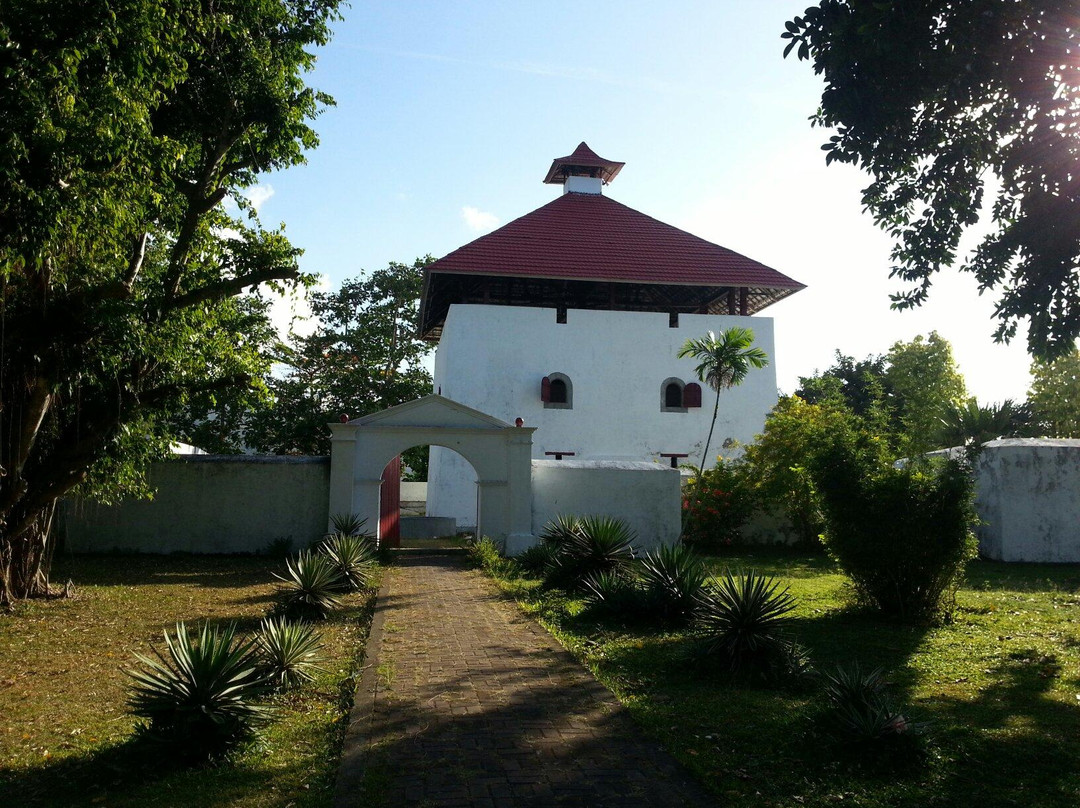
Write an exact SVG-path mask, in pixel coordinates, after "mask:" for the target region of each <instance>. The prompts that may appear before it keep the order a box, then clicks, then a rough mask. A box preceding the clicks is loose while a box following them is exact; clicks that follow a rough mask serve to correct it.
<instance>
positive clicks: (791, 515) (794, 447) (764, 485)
mask: <svg viewBox="0 0 1080 808" xmlns="http://www.w3.org/2000/svg"><path fill="white" fill-rule="evenodd" d="M874 424H875V421H874V420H873V419H869V420H868V421H863V420H861V419H860V418H859V417H858V416H856V415H855V414H854V413H852V412H850V411H849V410H847V409H845V408H844V407H842V406H839V405H837V404H835V403H832V404H830V403H822V404H809V403H807V402H806V401H804V400H803V399H801V398H799V397H798V396H783V397H781V399H780V400H779V401H778V402H777V404H776V406H775V407H774V408H773V409H772V412H770V413H769V415H768V416H767V417H766V419H765V428H764V430H763V431H762V433H761V434H760V435H758V436H757V437H756V439H755V440H754V442H753V443H752V444H750V445H749V446H747V447H746V451H745V453H744V454H743V463H744V465H743V468H742V471H743V473H744V474H745V475H746V477H747V478H748V480H749V481H750V482H751V484H752V485H753V487H754V489H755V492H756V496H757V498H758V501H759V502H760V503H761V504H762V505H763V506H764V507H766V508H768V509H776V510H779V511H782V512H783V513H784V514H786V515H787V517H788V519H789V520H790V521H791V524H792V526H793V527H794V528H795V531H796V533H797V534H798V536H799V537H800V539H801V541H802V542H803V543H804V544H808V545H815V546H816V545H818V544H819V542H820V536H821V534H822V532H824V530H825V519H824V516H823V515H822V513H821V507H820V503H819V502H818V497H817V493H816V491H815V488H814V483H813V477H812V475H811V474H810V472H809V469H810V468H811V467H812V466H813V465H814V464H815V459H816V458H817V457H818V455H819V454H821V453H822V452H825V451H828V450H829V447H830V446H832V444H833V443H834V442H836V441H837V440H839V439H843V437H844V436H846V435H850V434H852V433H857V432H860V431H866V430H868V429H870V428H871V426H873V425H874ZM882 448H884V446H883V447H882Z"/></svg>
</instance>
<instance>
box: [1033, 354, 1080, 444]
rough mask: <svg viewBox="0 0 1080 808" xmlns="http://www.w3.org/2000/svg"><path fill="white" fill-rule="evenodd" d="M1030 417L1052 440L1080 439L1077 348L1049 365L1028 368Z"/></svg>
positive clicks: (1078, 357) (1079, 375)
mask: <svg viewBox="0 0 1080 808" xmlns="http://www.w3.org/2000/svg"><path fill="white" fill-rule="evenodd" d="M1028 401H1029V403H1030V405H1031V411H1032V412H1031V416H1032V419H1033V421H1034V425H1035V428H1036V430H1037V431H1039V432H1040V433H1041V434H1043V435H1046V436H1047V437H1051V438H1080V349H1078V348H1074V349H1073V350H1072V352H1071V353H1067V354H1065V355H1064V356H1062V357H1061V358H1059V359H1056V360H1054V361H1051V362H1047V361H1040V360H1036V361H1035V362H1034V363H1032V365H1031V391H1030V392H1029V393H1028Z"/></svg>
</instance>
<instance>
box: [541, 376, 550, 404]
mask: <svg viewBox="0 0 1080 808" xmlns="http://www.w3.org/2000/svg"><path fill="white" fill-rule="evenodd" d="M540 400H541V401H543V402H544V403H545V404H546V403H547V402H549V401H551V379H549V378H548V377H547V376H545V377H544V378H543V379H541V380H540Z"/></svg>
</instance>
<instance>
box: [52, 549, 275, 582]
mask: <svg viewBox="0 0 1080 808" xmlns="http://www.w3.org/2000/svg"><path fill="white" fill-rule="evenodd" d="M283 568H284V562H282V561H281V560H280V559H275V558H267V557H265V556H215V555H206V556H188V555H178V554H172V555H144V554H136V555H65V556H62V557H60V558H58V559H57V560H56V563H55V564H54V565H53V569H52V572H51V574H50V578H51V580H52V581H53V582H54V583H56V582H60V581H65V580H68V579H71V580H72V581H73V582H74V584H75V586H76V588H78V587H80V586H115V585H124V586H139V585H143V586H154V585H158V586H173V585H184V584H195V585H198V586H204V587H210V588H214V589H229V588H236V589H242V588H245V587H249V586H257V585H260V584H266V583H272V582H273V581H274V580H275V579H274V577H273V574H272V573H273V572H274V571H278V570H280V569H283Z"/></svg>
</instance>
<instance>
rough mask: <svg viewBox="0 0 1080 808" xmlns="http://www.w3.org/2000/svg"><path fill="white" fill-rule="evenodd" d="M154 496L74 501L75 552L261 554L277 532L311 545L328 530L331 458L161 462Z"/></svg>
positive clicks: (69, 527)
mask: <svg viewBox="0 0 1080 808" xmlns="http://www.w3.org/2000/svg"><path fill="white" fill-rule="evenodd" d="M149 480H150V485H151V486H152V487H153V488H154V489H155V490H156V493H155V495H154V499H152V500H134V499H133V500H125V501H123V502H121V503H120V504H118V505H115V506H108V505H99V504H97V503H93V502H85V501H66V502H65V503H64V506H63V509H62V517H61V531H62V535H63V537H64V541H65V543H66V547H67V549H68V550H70V551H72V552H107V551H110V550H135V551H139V552H145V553H171V552H188V553H257V552H261V551H264V550H265V549H266V548H267V546H268V545H269V544H270V542H272V541H274V540H275V539H283V538H288V539H291V540H292V542H293V546H294V547H305V546H307V545H308V544H309V543H310V542H312V541H315V540H317V539H319V538H320V537H321V536H322V535H323V534H324V533H325V532H326V525H327V521H328V519H329V514H328V510H327V503H328V502H329V491H330V459H329V458H326V457H250V456H233V455H194V456H183V457H177V458H174V459H170V460H167V461H164V462H162V463H155V464H154V465H153V466H152V467H151V469H150V474H149Z"/></svg>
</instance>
